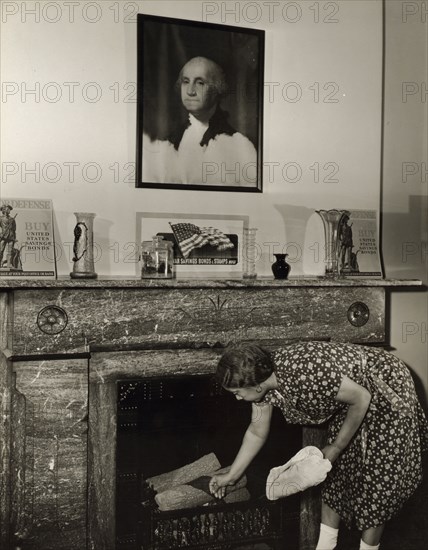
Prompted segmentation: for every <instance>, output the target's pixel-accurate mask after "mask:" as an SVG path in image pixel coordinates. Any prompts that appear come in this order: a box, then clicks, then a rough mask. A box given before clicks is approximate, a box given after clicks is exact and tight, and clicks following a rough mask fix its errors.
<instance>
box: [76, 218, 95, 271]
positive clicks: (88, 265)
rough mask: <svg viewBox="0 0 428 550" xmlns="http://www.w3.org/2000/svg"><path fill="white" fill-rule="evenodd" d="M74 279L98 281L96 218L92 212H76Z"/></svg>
mask: <svg viewBox="0 0 428 550" xmlns="http://www.w3.org/2000/svg"><path fill="white" fill-rule="evenodd" d="M74 215H75V216H76V225H75V227H74V244H73V271H72V272H71V273H70V277H71V278H72V279H96V278H97V274H96V273H95V266H94V218H95V216H96V214H93V213H90V212H75V213H74Z"/></svg>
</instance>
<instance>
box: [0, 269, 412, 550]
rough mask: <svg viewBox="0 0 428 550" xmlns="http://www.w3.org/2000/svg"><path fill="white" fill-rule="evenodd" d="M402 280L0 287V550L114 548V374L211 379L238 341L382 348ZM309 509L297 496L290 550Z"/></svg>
mask: <svg viewBox="0 0 428 550" xmlns="http://www.w3.org/2000/svg"><path fill="white" fill-rule="evenodd" d="M406 286H407V287H408V286H420V282H419V281H394V280H357V281H353V280H336V281H327V280H325V279H307V278H304V279H295V280H289V281H279V280H272V279H267V278H266V279H257V280H255V281H254V280H253V281H243V280H187V279H182V280H180V279H178V280H169V281H148V280H146V281H141V280H137V279H132V280H102V279H100V280H90V281H81V280H69V279H64V280H61V279H59V280H56V281H19V280H17V281H15V280H10V281H4V280H1V281H0V313H1V319H2V324H1V326H0V346H1V354H0V362H1V364H0V398H1V408H2V418H1V422H0V441H1V448H0V468H1V477H0V547H1V548H2V549H3V548H4V549H6V550H15V549H18V548H22V549H24V550H42V549H43V550H50V549H54V548H55V550H61V549H63V550H83V549H85V548H86V549H87V550H114V548H115V546H116V543H115V541H116V533H115V508H116V500H115V498H116V453H115V448H116V434H117V415H116V407H117V383H118V381H119V380H127V379H131V378H133V379H135V378H153V377H159V376H164V377H184V376H189V375H191V376H209V375H212V373H213V372H214V370H215V365H216V362H217V359H218V356H219V353H220V352H221V349H222V346H224V345H225V344H226V343H227V342H228V341H230V340H233V339H237V338H239V339H243V340H248V341H257V342H259V343H261V344H263V345H265V346H267V347H271V348H274V347H275V346H278V345H281V343H284V342H288V341H293V340H298V339H301V338H305V339H332V340H335V341H350V342H357V343H365V344H373V345H388V338H387V335H386V330H385V315H387V300H386V293H387V292H389V291H391V290H395V289H399V288H400V287H406ZM322 435H323V434H322V430H319V429H315V428H303V431H302V444H311V443H315V444H317V443H320V438H322ZM318 504H319V502H318V493H317V491H316V490H309V491H305V493H303V494H302V495H301V506H300V514H299V524H300V527H299V528H300V541H299V548H300V550H309V549H310V548H311V547H312V546H313V543H314V539H315V537H316V530H317V527H318V520H319V516H318ZM290 550H292V549H291V548H290Z"/></svg>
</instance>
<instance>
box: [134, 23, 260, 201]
mask: <svg viewBox="0 0 428 550" xmlns="http://www.w3.org/2000/svg"><path fill="white" fill-rule="evenodd" d="M137 26H138V36H137V44H138V45H137V63H138V67H137V140H136V143H137V155H136V156H137V160H136V187H139V188H144V187H148V188H158V189H192V190H195V189H196V190H210V191H243V192H259V193H260V192H262V190H263V183H262V152H263V151H262V145H263V135H262V133H263V86H264V39H265V35H264V31H262V30H259V29H246V28H242V27H232V26H228V25H220V24H214V23H201V22H198V21H185V20H180V19H172V18H167V17H158V16H153V15H144V14H139V15H138V21H137Z"/></svg>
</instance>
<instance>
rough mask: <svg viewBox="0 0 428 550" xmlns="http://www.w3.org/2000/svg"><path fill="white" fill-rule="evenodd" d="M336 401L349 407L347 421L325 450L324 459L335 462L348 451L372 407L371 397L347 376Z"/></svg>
mask: <svg viewBox="0 0 428 550" xmlns="http://www.w3.org/2000/svg"><path fill="white" fill-rule="evenodd" d="M336 400H337V401H340V402H341V403H346V404H347V405H349V407H348V412H347V413H346V416H345V420H344V421H343V424H342V427H341V428H340V430H339V433H338V434H337V437H336V439H335V440H334V441H333V443H331V444H330V445H326V446H325V447H324V449H323V453H324V457H325V458H328V459H329V460H330V462H334V461H335V460H336V458H337V457H338V456H339V455H340V453H341V452H342V451H343V450H344V449H346V447H347V446H348V444H349V442H350V441H351V439H352V438H353V437H354V435H355V432H356V431H357V430H358V428H359V427H360V426H361V424H362V422H363V420H364V417H365V415H366V413H367V410H368V408H369V405H370V401H371V395H370V392H369V391H368V390H366V389H365V388H363V386H360V385H359V384H357V383H356V382H354V381H353V380H351V379H350V378H348V377H347V376H344V377H343V380H342V383H341V385H340V388H339V391H338V392H337V395H336Z"/></svg>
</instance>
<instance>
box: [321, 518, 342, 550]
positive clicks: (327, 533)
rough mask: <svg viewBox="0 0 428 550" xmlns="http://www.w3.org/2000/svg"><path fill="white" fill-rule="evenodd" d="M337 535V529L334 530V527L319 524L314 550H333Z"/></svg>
mask: <svg viewBox="0 0 428 550" xmlns="http://www.w3.org/2000/svg"><path fill="white" fill-rule="evenodd" d="M338 534H339V529H334V527H329V526H328V525H325V524H324V523H321V527H320V536H319V539H318V544H317V547H316V548H315V550H334V549H335V548H336V544H337V536H338Z"/></svg>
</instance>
